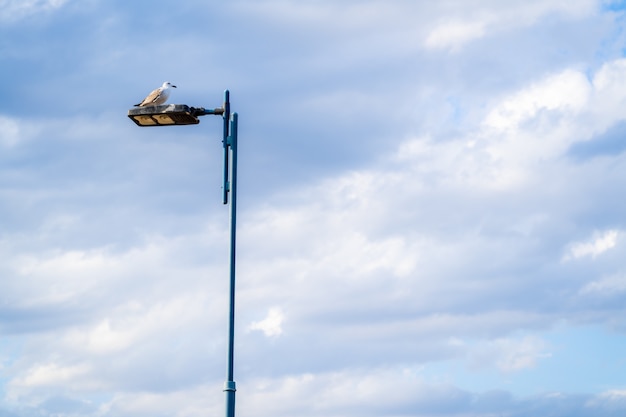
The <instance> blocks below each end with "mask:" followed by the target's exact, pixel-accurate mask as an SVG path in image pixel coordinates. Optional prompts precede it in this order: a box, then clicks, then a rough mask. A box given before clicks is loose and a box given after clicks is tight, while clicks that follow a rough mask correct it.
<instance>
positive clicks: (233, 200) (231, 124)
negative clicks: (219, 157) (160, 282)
mask: <svg viewBox="0 0 626 417" xmlns="http://www.w3.org/2000/svg"><path fill="white" fill-rule="evenodd" d="M224 96H225V100H224V204H227V203H228V194H230V297H229V315H228V366H227V380H226V382H225V383H224V392H226V417H235V392H236V391H237V388H236V384H235V381H234V362H235V361H234V350H235V252H236V231H237V117H238V116H237V113H234V114H233V115H232V116H231V115H230V103H229V99H230V97H229V92H228V90H226V92H225V94H224ZM229 160H230V161H229ZM229 162H230V164H229ZM229 165H230V169H229ZM229 177H230V180H229Z"/></svg>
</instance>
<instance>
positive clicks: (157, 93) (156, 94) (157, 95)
mask: <svg viewBox="0 0 626 417" xmlns="http://www.w3.org/2000/svg"><path fill="white" fill-rule="evenodd" d="M170 87H171V88H176V86H175V85H172V83H171V82H169V81H165V82H164V83H163V85H162V86H161V87H159V88H157V89H156V90H154V91H152V92H151V93H150V94H148V96H147V97H146V98H144V99H143V101H142V102H141V103H139V104H135V106H137V107H143V106H158V105H159V104H163V103H165V102H166V101H167V99H168V97H169V96H170Z"/></svg>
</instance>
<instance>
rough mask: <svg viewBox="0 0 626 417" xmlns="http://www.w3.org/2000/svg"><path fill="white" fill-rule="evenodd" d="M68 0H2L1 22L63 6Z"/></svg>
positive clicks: (0, 5) (0, 8)
mask: <svg viewBox="0 0 626 417" xmlns="http://www.w3.org/2000/svg"><path fill="white" fill-rule="evenodd" d="M67 2H68V0H0V22H15V21H18V20H20V19H22V18H24V17H27V16H30V15H33V14H36V13H41V12H46V11H49V10H54V9H58V8H60V7H62V6H63V5H64V4H65V3H67Z"/></svg>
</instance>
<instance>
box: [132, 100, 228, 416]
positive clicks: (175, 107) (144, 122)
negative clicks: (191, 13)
mask: <svg viewBox="0 0 626 417" xmlns="http://www.w3.org/2000/svg"><path fill="white" fill-rule="evenodd" d="M208 114H214V115H218V116H222V118H223V119H224V134H223V138H222V144H223V145H224V182H223V197H222V200H223V203H224V204H228V195H229V193H230V292H229V314H228V363H227V379H226V382H225V383H224V392H225V393H226V417H235V391H237V389H236V385H235V381H234V379H233V374H234V357H235V355H234V348H235V344H234V342H235V249H236V226H237V118H238V115H237V113H233V114H231V113H230V92H229V91H228V90H226V91H224V105H223V106H222V107H220V108H216V109H204V108H202V107H200V108H195V107H189V106H186V105H183V104H168V105H162V106H145V107H138V108H134V109H130V110H128V117H129V118H130V119H131V120H132V121H133V122H135V123H136V124H137V125H138V126H141V127H149V126H180V125H190V124H198V123H200V120H199V119H198V116H205V115H208Z"/></svg>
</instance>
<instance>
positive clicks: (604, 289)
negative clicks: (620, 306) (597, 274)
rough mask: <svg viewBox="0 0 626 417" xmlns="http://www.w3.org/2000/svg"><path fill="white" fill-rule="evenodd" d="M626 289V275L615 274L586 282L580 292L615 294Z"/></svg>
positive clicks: (601, 294)
mask: <svg viewBox="0 0 626 417" xmlns="http://www.w3.org/2000/svg"><path fill="white" fill-rule="evenodd" d="M625 291H626V275H623V274H615V275H611V276H608V277H603V278H600V279H597V280H594V281H591V282H589V283H588V284H585V285H584V286H583V287H582V288H581V289H580V293H581V294H583V295H599V296H605V297H606V296H609V297H610V296H615V295H619V294H622V293H624V292H625Z"/></svg>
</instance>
